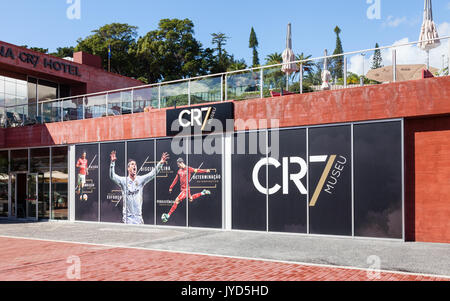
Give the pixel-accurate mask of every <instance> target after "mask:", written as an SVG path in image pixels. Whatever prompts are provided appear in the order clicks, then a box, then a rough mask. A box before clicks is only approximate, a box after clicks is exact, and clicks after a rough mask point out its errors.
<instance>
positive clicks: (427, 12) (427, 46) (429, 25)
mask: <svg viewBox="0 0 450 301" xmlns="http://www.w3.org/2000/svg"><path fill="white" fill-rule="evenodd" d="M438 38H439V35H438V32H437V29H436V24H435V23H434V21H433V9H432V5H431V0H425V8H424V12H423V24H422V28H421V29H420V37H419V44H418V46H419V48H421V49H423V50H425V51H426V52H427V68H428V69H429V68H430V50H431V49H433V48H436V47H438V46H439V45H440V44H441V42H440V41H439V40H438Z"/></svg>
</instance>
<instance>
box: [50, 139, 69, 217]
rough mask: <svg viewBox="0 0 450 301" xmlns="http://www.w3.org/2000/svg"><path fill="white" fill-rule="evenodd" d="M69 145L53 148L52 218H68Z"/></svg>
mask: <svg viewBox="0 0 450 301" xmlns="http://www.w3.org/2000/svg"><path fill="white" fill-rule="evenodd" d="M67 152H68V149H67V147H54V148H52V199H51V208H52V216H51V218H52V219H56V220H67V219H68V211H69V210H68V209H69V205H68V188H69V187H68V182H69V172H68V166H67V160H68V156H67Z"/></svg>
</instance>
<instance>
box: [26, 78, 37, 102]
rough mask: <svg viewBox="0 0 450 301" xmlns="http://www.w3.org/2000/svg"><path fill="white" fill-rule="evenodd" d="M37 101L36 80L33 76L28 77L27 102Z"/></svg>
mask: <svg viewBox="0 0 450 301" xmlns="http://www.w3.org/2000/svg"><path fill="white" fill-rule="evenodd" d="M36 101H37V80H36V79H35V78H29V79H28V102H30V103H33V102H36Z"/></svg>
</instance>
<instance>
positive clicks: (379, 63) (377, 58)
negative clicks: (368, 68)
mask: <svg viewBox="0 0 450 301" xmlns="http://www.w3.org/2000/svg"><path fill="white" fill-rule="evenodd" d="M379 47H380V45H378V43H376V44H375V48H379ZM382 67H384V66H383V58H382V57H381V50H380V49H376V50H375V54H374V55H373V61H372V69H378V68H382Z"/></svg>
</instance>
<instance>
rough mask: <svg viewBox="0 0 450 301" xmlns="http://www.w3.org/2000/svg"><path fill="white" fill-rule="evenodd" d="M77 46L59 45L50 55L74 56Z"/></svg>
mask: <svg viewBox="0 0 450 301" xmlns="http://www.w3.org/2000/svg"><path fill="white" fill-rule="evenodd" d="M74 50H75V47H58V48H56V52H52V53H50V55H53V56H56V57H59V58H62V59H63V58H66V57H73V53H74Z"/></svg>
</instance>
